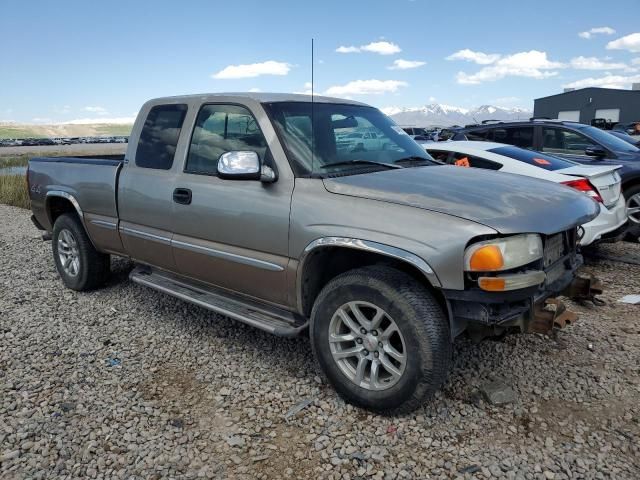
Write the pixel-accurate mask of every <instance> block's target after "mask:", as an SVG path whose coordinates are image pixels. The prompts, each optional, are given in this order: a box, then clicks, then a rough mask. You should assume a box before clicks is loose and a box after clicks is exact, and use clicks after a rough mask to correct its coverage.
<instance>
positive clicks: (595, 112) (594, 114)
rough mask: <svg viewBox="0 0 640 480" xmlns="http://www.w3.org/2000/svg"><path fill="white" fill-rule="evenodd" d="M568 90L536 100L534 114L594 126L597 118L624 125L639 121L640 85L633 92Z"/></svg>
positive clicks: (597, 89)
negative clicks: (592, 121)
mask: <svg viewBox="0 0 640 480" xmlns="http://www.w3.org/2000/svg"><path fill="white" fill-rule="evenodd" d="M567 90H568V91H567ZM567 90H566V91H565V92H564V93H559V94H557V95H551V96H549V97H542V98H537V99H535V100H534V106H533V115H534V116H535V117H548V118H559V119H562V120H571V121H574V122H580V123H586V124H589V123H591V120H593V119H594V118H604V119H605V120H610V121H611V122H622V123H627V122H634V121H640V84H638V83H634V84H633V88H632V89H631V90H619V89H614V88H596V87H589V88H581V89H579V90H569V89H567Z"/></svg>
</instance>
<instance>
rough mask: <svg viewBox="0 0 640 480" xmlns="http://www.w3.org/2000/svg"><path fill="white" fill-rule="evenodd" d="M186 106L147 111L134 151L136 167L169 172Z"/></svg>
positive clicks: (167, 106)
mask: <svg viewBox="0 0 640 480" xmlns="http://www.w3.org/2000/svg"><path fill="white" fill-rule="evenodd" d="M186 114H187V106H186V105H184V104H179V105H156V106H155V107H152V108H151V110H149V114H148V115H147V119H146V120H145V122H144V126H143V127H142V132H141V133H140V140H139V141H138V148H137V149H136V165H137V166H138V167H143V168H157V169H160V170H169V169H170V168H171V165H173V157H174V156H175V154H176V146H177V145H178V139H179V138H180V130H181V129H182V123H183V122H184V117H185V115H186Z"/></svg>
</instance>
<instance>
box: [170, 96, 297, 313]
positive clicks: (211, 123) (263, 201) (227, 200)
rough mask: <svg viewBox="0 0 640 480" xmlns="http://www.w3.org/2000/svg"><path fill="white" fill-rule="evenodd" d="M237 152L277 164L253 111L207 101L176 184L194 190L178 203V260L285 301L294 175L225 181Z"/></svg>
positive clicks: (186, 269) (204, 277)
mask: <svg viewBox="0 0 640 480" xmlns="http://www.w3.org/2000/svg"><path fill="white" fill-rule="evenodd" d="M229 151H254V152H256V153H257V154H258V156H259V157H260V160H261V162H262V163H266V164H270V166H272V167H274V168H275V165H273V160H272V158H271V155H270V152H269V149H268V146H267V141H266V140H265V137H264V135H263V132H262V130H261V129H260V127H259V125H258V123H257V122H256V120H255V118H254V116H253V115H252V114H251V112H250V111H249V110H248V109H246V108H245V107H243V106H238V105H229V104H208V105H203V106H202V107H201V109H200V112H199V113H198V116H197V118H196V124H195V127H194V131H193V135H192V138H191V144H190V146H189V149H188V152H187V156H186V161H185V165H184V169H183V172H181V173H180V174H179V175H178V177H177V178H176V184H175V187H176V188H177V189H184V191H188V192H189V194H190V195H191V199H190V203H188V204H185V203H175V204H174V215H173V227H174V230H173V231H174V236H173V241H172V245H173V255H174V258H175V261H176V265H177V267H178V270H179V272H180V273H181V274H183V275H186V276H188V277H191V278H194V279H197V280H200V281H204V282H207V283H210V284H212V285H216V286H218V287H222V288H225V289H229V290H231V291H239V292H242V293H245V294H248V295H250V296H253V297H255V298H258V299H261V300H266V301H269V302H272V303H276V304H280V305H284V304H286V302H287V299H286V294H285V292H286V268H287V263H288V237H289V210H290V205H291V194H292V191H293V176H292V175H291V174H290V172H287V173H288V174H286V175H282V174H281V175H279V178H278V179H277V181H276V182H274V183H262V182H260V181H257V180H229V179H222V178H220V177H218V175H217V163H218V159H219V158H220V155H222V154H223V153H225V152H229ZM281 173H282V172H281Z"/></svg>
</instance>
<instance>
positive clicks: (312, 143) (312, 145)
mask: <svg viewBox="0 0 640 480" xmlns="http://www.w3.org/2000/svg"><path fill="white" fill-rule="evenodd" d="M313 86H314V85H313V37H311V172H312V173H313V171H314V169H313V165H314V163H315V162H314V160H315V144H316V135H315V129H314V128H313V126H314V116H315V115H314V109H313V93H314V92H313Z"/></svg>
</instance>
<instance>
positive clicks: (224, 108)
mask: <svg viewBox="0 0 640 480" xmlns="http://www.w3.org/2000/svg"><path fill="white" fill-rule="evenodd" d="M230 151H251V152H255V153H257V154H258V157H260V160H262V161H264V160H265V156H266V153H267V141H266V140H265V138H264V135H262V131H261V130H260V127H258V123H257V122H256V120H255V118H253V115H252V114H251V112H249V110H247V109H246V108H245V107H240V106H238V105H204V106H203V107H202V109H201V110H200V113H199V114H198V119H197V120H196V126H195V129H194V130H193V136H192V137H191V146H190V147H189V156H188V157H187V166H186V168H185V172H189V173H201V174H205V175H217V173H218V160H219V159H220V156H221V155H222V154H223V153H226V152H230Z"/></svg>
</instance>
